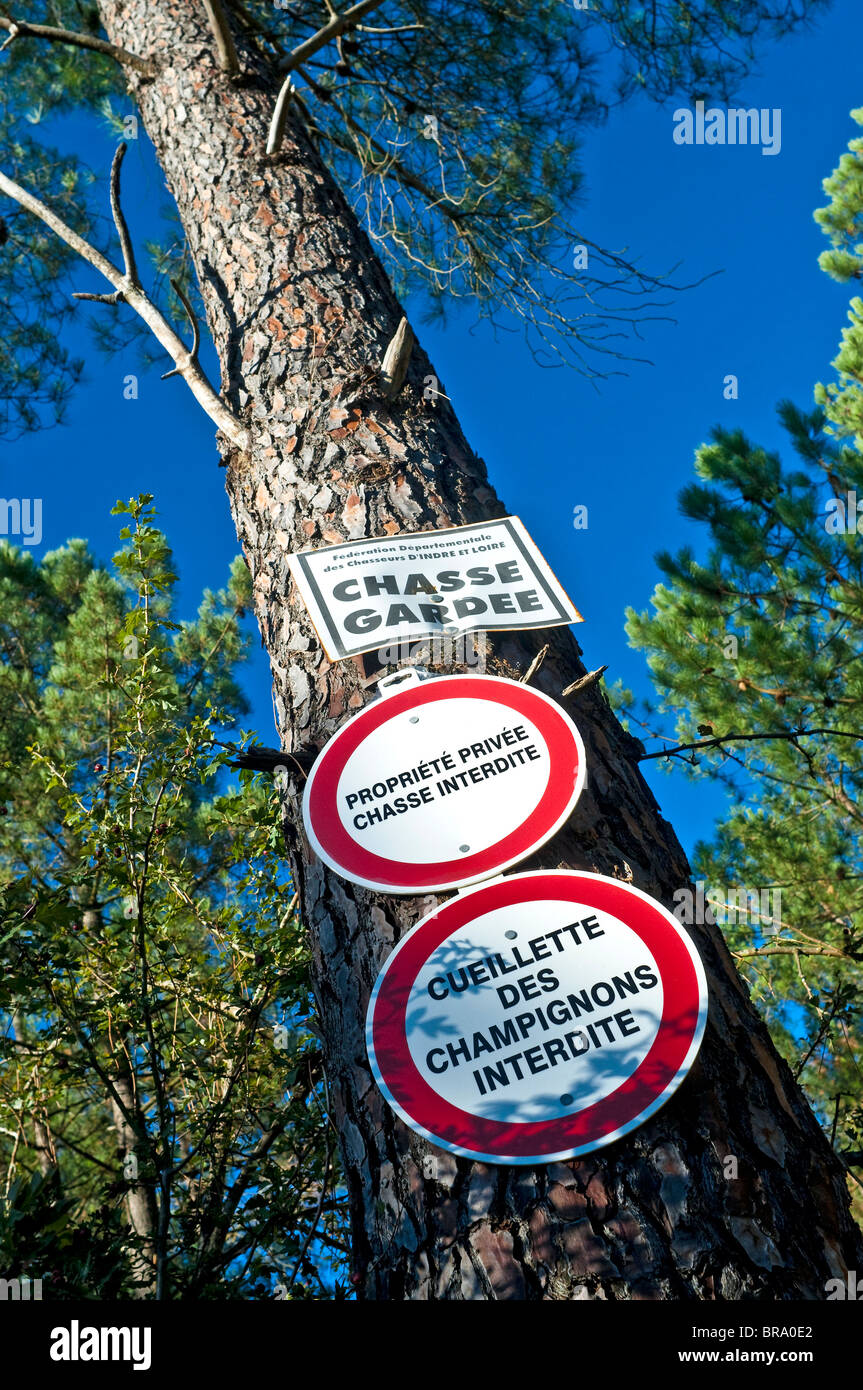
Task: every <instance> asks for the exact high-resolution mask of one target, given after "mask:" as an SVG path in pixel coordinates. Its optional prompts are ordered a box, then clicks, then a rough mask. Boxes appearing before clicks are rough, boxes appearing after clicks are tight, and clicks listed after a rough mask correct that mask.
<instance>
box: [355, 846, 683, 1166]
mask: <svg viewBox="0 0 863 1390" xmlns="http://www.w3.org/2000/svg"><path fill="white" fill-rule="evenodd" d="M706 1018H707V985H706V979H705V975H704V969H703V966H702V964H701V961H700V959H699V957H698V954H697V952H696V950H695V948H694V946H693V944H692V942H691V940H690V939H689V937H688V936H687V934H686V933H685V931H684V930H683V929H682V927H681V925H680V923H679V922H678V921H677V919H676V918H675V917H674V916H673V915H672V913H670V912H669V911H668V910H667V909H666V908H664V907H663V906H662V905H661V904H660V903H658V902H656V901H655V900H654V899H653V898H650V897H648V895H647V894H646V893H642V892H641V891H640V890H639V889H636V888H633V887H631V886H630V885H629V884H624V883H620V882H619V881H618V880H616V879H610V878H604V877H602V876H600V875H598V874H581V873H570V872H567V871H552V870H548V871H540V872H537V873H532V874H514V875H512V876H511V877H510V878H505V879H498V880H496V881H495V882H493V883H489V884H484V885H483V886H482V887H480V888H477V889H473V890H471V891H470V892H468V893H464V894H461V895H460V896H459V897H457V898H455V899H453V900H451V901H450V902H448V903H445V904H444V905H443V906H442V907H440V908H438V909H436V911H435V912H433V913H431V914H430V916H428V917H426V918H424V919H423V921H422V922H420V923H419V925H418V926H416V927H415V928H414V929H413V930H412V931H410V932H409V933H408V934H407V936H406V937H404V938H403V940H402V941H401V942H400V943H399V945H398V947H397V948H396V950H395V951H394V952H393V954H392V955H391V956H390V958H389V960H388V961H387V963H386V965H385V967H384V969H383V971H382V972H381V975H380V976H379V978H378V981H377V984H376V986H375V990H374V993H373V995H372V999H371V1003H370V1005H369V1014H368V1024H367V1042H368V1048H369V1056H370V1058H371V1063H372V1069H373V1072H374V1075H375V1079H376V1080H377V1082H378V1085H379V1086H380V1087H381V1089H382V1091H383V1093H384V1095H385V1096H386V1098H387V1100H388V1101H389V1103H390V1104H391V1105H392V1106H393V1107H394V1109H395V1110H397V1111H398V1113H399V1114H400V1115H401V1117H402V1118H403V1119H404V1120H405V1121H406V1123H407V1124H409V1125H410V1126H411V1127H412V1128H413V1129H415V1130H417V1131H418V1132H419V1133H421V1134H424V1135H425V1136H426V1138H428V1139H430V1140H432V1142H434V1143H435V1144H439V1145H440V1146H441V1147H443V1148H446V1149H450V1150H451V1151H452V1152H454V1153H457V1154H461V1155H464V1156H466V1157H469V1158H475V1159H482V1160H484V1161H486V1162H494V1163H538V1162H547V1161H549V1160H551V1159H559V1158H571V1157H575V1156H576V1155H578V1154H582V1153H589V1152H591V1151H592V1150H593V1149H598V1148H602V1147H603V1146H604V1145H606V1144H610V1143H612V1142H613V1141H614V1140H615V1139H619V1138H621V1137H622V1136H623V1135H624V1134H627V1133H628V1132H629V1131H630V1130H631V1129H634V1128H635V1127H636V1126H637V1125H639V1124H642V1123H643V1122H644V1121H645V1120H646V1119H647V1118H648V1117H649V1116H650V1115H652V1114H653V1113H654V1111H655V1110H657V1109H658V1108H659V1106H660V1105H662V1104H663V1103H664V1102H665V1101H666V1100H667V1099H668V1098H669V1096H671V1094H672V1093H673V1092H674V1091H675V1090H676V1088H677V1086H678V1085H679V1084H680V1082H681V1081H682V1080H683V1077H684V1076H685V1075H686V1072H687V1071H688V1069H689V1067H690V1066H691V1065H692V1062H693V1061H694V1059H695V1056H696V1054H697V1052H698V1048H699V1046H700V1044H701V1038H702V1036H703V1033H704V1027H705V1023H706Z"/></svg>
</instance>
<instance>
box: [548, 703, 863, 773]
mask: <svg viewBox="0 0 863 1390" xmlns="http://www.w3.org/2000/svg"><path fill="white" fill-rule="evenodd" d="M564 694H566V691H564ZM814 734H830V735H831V736H832V737H833V738H855V739H859V740H861V741H863V734H855V733H852V732H851V730H850V729H787V730H786V731H785V732H784V733H781V734H718V735H717V736H716V738H702V739H699V741H698V742H697V743H681V744H678V746H677V747H676V748H660V749H659V751H658V752H656V753H642V754H641V756H640V757H639V759H638V761H639V762H641V763H643V762H646V761H647V759H648V758H673V757H676V755H677V754H678V753H688V752H690V751H691V750H692V749H695V748H717V747H719V745H720V744H722V743H757V742H760V741H763V740H765V739H787V740H788V741H789V742H790V743H793V742H794V741H795V739H798V738H811V737H812V736H813V735H814Z"/></svg>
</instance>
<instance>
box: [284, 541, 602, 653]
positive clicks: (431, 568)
mask: <svg viewBox="0 0 863 1390" xmlns="http://www.w3.org/2000/svg"><path fill="white" fill-rule="evenodd" d="M288 563H289V565H290V567H291V574H292V575H293V577H294V580H295V581H296V584H297V588H298V589H299V591H300V593H301V594H302V596H303V600H304V601H305V604H306V607H307V608H308V610H309V613H310V614H311V618H312V622H313V623H314V626H315V631H316V632H317V634H318V637H319V638H320V640H321V644H322V646H323V648H324V651H325V652H326V654H327V656H328V657H329V659H330V661H338V660H339V659H340V658H341V657H346V656H356V655H358V654H359V653H360V652H372V651H376V650H377V649H378V648H379V647H383V646H386V645H387V644H388V643H391V642H398V641H403V640H405V639H408V640H410V639H413V638H416V637H423V636H426V635H427V634H429V633H431V634H434V633H441V632H444V633H447V634H448V635H451V636H455V635H457V634H461V633H464V632H478V631H480V630H483V629H484V630H487V631H494V630H500V629H503V628H528V627H552V626H554V625H556V624H561V623H580V622H581V621H582V616H581V614H580V613H579V611H578V609H577V608H576V607H575V606H574V605H573V603H572V601H571V599H569V598H568V597H567V595H566V594H565V592H564V590H563V589H562V588H561V586H560V584H558V582H557V580H556V579H555V577H554V575H553V573H552V571H551V570H550V569H549V567H548V565H547V564H546V562H545V560H544V559H543V557H542V555H541V554H540V552H539V551H538V550H537V548H536V546H535V545H534V543H533V541H532V540H531V538H530V536H529V535H528V534H527V531H526V530H525V529H524V527H523V526H522V524H521V522H520V521H519V519H518V517H516V516H506V517H501V518H500V519H499V520H497V521H485V522H481V523H479V524H477V525H474V526H453V527H451V528H450V529H448V530H446V531H414V532H411V533H409V534H407V535H395V536H392V537H391V538H384V539H383V540H366V541H349V542H346V543H345V544H344V545H330V546H327V547H326V548H325V549H323V550H302V551H299V552H298V553H297V554H295V555H291V556H289V558H288Z"/></svg>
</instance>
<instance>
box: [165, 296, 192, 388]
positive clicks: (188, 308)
mask: <svg viewBox="0 0 863 1390" xmlns="http://www.w3.org/2000/svg"><path fill="white" fill-rule="evenodd" d="M171 286H172V288H173V290H174V293H175V294H176V296H177V298H178V299H179V301H180V303H181V304H182V306H183V308H184V309H185V311H186V314H187V316H188V319H189V323H190V324H191V325H192V346H191V347H190V348H189V351H188V352H187V353H186V357H187V359H188V362H189V363H192V362H195V363H196V362H197V360H198V348H199V347H200V346H201V330H200V329H199V327H198V319H197V315H196V314H195V311H194V309H193V308H192V306H191V304H190V303H189V300H188V297H187V295H186V293H185V291H184V290H183V287H182V285H181V284H180V282H179V280H173V279H172V280H171ZM179 371H180V368H179V366H176V367H172V368H171V370H170V371H169V372H163V373H162V380H163V381H167V380H168V377H169V376H177V375H178V374H179Z"/></svg>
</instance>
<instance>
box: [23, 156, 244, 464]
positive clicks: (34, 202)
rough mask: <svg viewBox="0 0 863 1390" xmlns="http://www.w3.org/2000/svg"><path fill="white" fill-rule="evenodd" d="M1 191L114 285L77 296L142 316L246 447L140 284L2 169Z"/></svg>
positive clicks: (237, 424) (214, 416)
mask: <svg viewBox="0 0 863 1390" xmlns="http://www.w3.org/2000/svg"><path fill="white" fill-rule="evenodd" d="M0 193H5V195H6V197H7V198H13V199H14V200H15V202H16V203H18V204H19V205H20V206H21V207H22V208H24V210H25V211H26V212H30V213H32V214H33V216H34V217H38V218H39V220H40V222H44V223H45V226H46V227H50V228H51V231H52V232H54V233H55V234H56V235H57V236H58V237H59V238H60V240H61V241H65V243H66V245H67V246H71V248H72V250H73V251H77V253H78V255H79V256H81V257H83V259H84V260H85V261H89V263H90V265H92V266H94V267H95V269H96V270H98V271H99V273H100V274H101V275H104V277H105V279H106V280H107V281H108V283H109V284H110V285H113V287H114V294H113V295H104V296H96V295H88V296H78V297H81V298H83V297H86V298H91V299H99V301H100V302H103V303H113V304H116V303H119V302H120V300H124V301H125V302H126V303H127V304H128V305H129V306H130V307H131V308H132V309H134V310H135V313H136V314H138V316H139V317H140V318H141V319H143V321H144V323H146V325H147V327H148V328H149V329H150V331H151V332H152V334H153V336H154V337H155V338H156V339H157V341H158V342H159V343H160V344H161V346H162V347H163V348H164V349H165V351H166V352H167V353H168V355H169V357H171V358H172V359H173V361H174V362H175V363H176V365H177V370H178V373H179V375H180V376H182V377H183V379H184V381H185V382H186V385H187V386H188V387H189V390H190V391H191V392H192V395H193V396H194V397H195V400H196V401H197V402H198V404H199V405H200V406H202V407H203V409H204V410H205V411H206V412H207V414H208V415H209V417H210V419H211V420H212V421H213V422H214V423H215V424H216V425H217V426H218V427H219V429H220V430H221V431H222V433H223V434H224V435H226V436H227V438H228V439H230V441H231V443H232V444H235V445H236V446H237V448H239V449H246V448H248V446H249V434H248V431H247V430H246V428H245V426H244V425H243V423H242V422H241V421H240V420H239V419H238V418H237V416H236V415H235V414H234V413H233V411H232V410H231V409H230V407H229V406H227V405H225V403H224V401H222V400H221V399H220V398H219V396H217V394H216V392H215V391H214V390H213V388H212V386H211V385H210V383H209V381H208V380H207V377H206V375H205V373H204V372H203V371H202V370H201V368H200V367H199V365H198V363H197V362H196V361H194V360H190V355H189V352H188V350H187V348H186V346H185V344H184V343H183V340H182V339H181V338H180V337H179V336H178V335H177V334H176V333H175V332H174V330H173V328H172V327H171V325H170V324H169V323H168V321H167V320H166V319H165V318H164V317H163V315H162V314H161V313H160V312H159V310H158V309H157V308H156V306H155V304H153V302H152V300H150V299H149V298H148V297H147V295H146V294H145V293H144V291H143V290H142V289H141V288H140V286H139V285H136V284H133V283H132V281H131V280H130V278H129V276H128V275H125V274H124V273H123V272H122V271H121V270H118V269H117V267H116V266H115V265H112V264H111V262H110V261H109V260H108V259H107V258H106V257H105V256H103V255H102V253H101V251H97V250H96V247H95V246H92V245H91V244H90V242H89V241H85V240H84V238H83V237H82V236H79V235H78V233H77V232H76V231H73V229H72V228H71V227H69V226H67V224H66V223H65V222H64V221H63V220H62V218H60V217H58V216H57V214H56V213H55V212H52V210H51V208H49V207H48V206H47V205H46V204H45V203H43V202H41V201H40V200H39V199H38V198H36V197H34V195H33V194H32V193H29V192H28V191H27V189H26V188H22V187H21V185H20V184H18V183H15V182H14V180H13V179H10V178H8V177H7V176H6V174H4V173H2V171H0Z"/></svg>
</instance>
